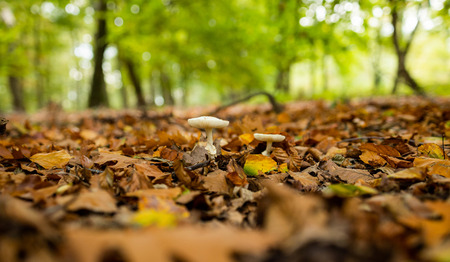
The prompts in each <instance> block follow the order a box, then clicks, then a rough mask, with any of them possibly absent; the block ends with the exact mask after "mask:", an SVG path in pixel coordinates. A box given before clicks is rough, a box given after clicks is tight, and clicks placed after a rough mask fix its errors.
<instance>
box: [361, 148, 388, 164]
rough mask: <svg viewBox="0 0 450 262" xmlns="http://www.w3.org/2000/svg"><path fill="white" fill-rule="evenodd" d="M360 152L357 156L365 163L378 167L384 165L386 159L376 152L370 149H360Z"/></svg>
mask: <svg viewBox="0 0 450 262" xmlns="http://www.w3.org/2000/svg"><path fill="white" fill-rule="evenodd" d="M362 151H363V152H362V154H361V155H359V158H360V159H361V160H362V161H363V162H364V163H366V164H369V165H371V166H373V167H380V166H384V165H386V160H384V158H382V157H381V156H380V155H379V154H378V153H376V152H373V151H370V150H362Z"/></svg>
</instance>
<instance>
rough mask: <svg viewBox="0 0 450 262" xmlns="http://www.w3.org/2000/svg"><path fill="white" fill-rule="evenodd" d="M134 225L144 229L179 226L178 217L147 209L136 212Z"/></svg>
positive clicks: (165, 212)
mask: <svg viewBox="0 0 450 262" xmlns="http://www.w3.org/2000/svg"><path fill="white" fill-rule="evenodd" d="M132 223H133V224H137V225H139V226H144V227H145V226H157V227H174V226H176V224H177V217H176V216H175V214H172V213H169V212H167V211H158V210H153V209H146V210H141V211H138V212H136V214H135V215H134V216H133V218H132Z"/></svg>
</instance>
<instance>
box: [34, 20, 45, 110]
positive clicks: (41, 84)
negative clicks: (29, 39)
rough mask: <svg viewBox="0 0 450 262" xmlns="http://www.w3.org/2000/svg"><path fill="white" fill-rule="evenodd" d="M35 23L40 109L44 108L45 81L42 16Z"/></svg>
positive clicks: (36, 70)
mask: <svg viewBox="0 0 450 262" xmlns="http://www.w3.org/2000/svg"><path fill="white" fill-rule="evenodd" d="M35 19H36V21H35V23H34V28H33V29H34V32H33V33H34V72H35V78H36V98H37V105H38V108H42V107H44V79H43V76H42V67H43V65H42V63H41V62H42V61H41V59H42V48H41V28H40V25H41V21H40V16H35Z"/></svg>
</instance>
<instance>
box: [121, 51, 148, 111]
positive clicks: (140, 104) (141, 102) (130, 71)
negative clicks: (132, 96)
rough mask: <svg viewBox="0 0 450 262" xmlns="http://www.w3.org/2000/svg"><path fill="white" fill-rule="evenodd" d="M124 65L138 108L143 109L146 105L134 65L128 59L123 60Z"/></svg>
mask: <svg viewBox="0 0 450 262" xmlns="http://www.w3.org/2000/svg"><path fill="white" fill-rule="evenodd" d="M124 63H125V66H126V67H127V70H128V75H129V76H130V80H131V83H132V84H133V87H134V91H135V93H136V98H137V103H138V107H144V106H145V105H146V103H145V98H144V94H143V92H142V86H141V81H140V79H139V76H138V74H137V72H136V68H135V66H134V63H133V61H132V60H131V59H129V58H124Z"/></svg>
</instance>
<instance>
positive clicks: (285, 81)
mask: <svg viewBox="0 0 450 262" xmlns="http://www.w3.org/2000/svg"><path fill="white" fill-rule="evenodd" d="M290 75H291V67H290V66H288V67H285V68H279V69H278V73H277V79H276V82H275V90H279V91H282V92H284V93H288V92H289V89H290V83H289V82H290V81H289V80H290V79H289V78H290Z"/></svg>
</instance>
